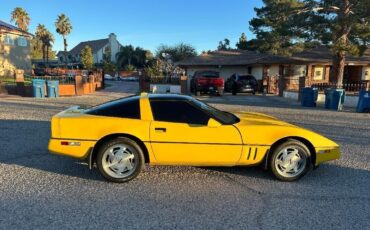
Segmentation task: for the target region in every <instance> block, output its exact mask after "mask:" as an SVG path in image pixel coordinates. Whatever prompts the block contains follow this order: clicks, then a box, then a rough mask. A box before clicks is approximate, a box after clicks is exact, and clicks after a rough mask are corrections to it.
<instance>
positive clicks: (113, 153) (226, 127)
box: [49, 93, 340, 182]
mask: <svg viewBox="0 0 370 230" xmlns="http://www.w3.org/2000/svg"><path fill="white" fill-rule="evenodd" d="M49 151H50V152H51V153H53V154H61V155H67V156H70V157H74V158H79V159H81V160H82V159H84V160H86V161H87V162H88V164H89V167H90V169H91V168H93V166H94V165H95V164H96V165H97V168H98V169H99V171H100V173H101V174H102V176H103V177H105V178H106V179H107V180H109V181H112V182H127V181H129V180H132V179H133V178H135V177H136V176H138V174H139V173H140V171H141V170H142V168H143V167H144V165H145V163H149V164H152V165H189V166H247V165H262V166H263V167H264V168H265V169H269V170H270V171H271V172H272V174H273V175H274V176H275V177H276V178H277V179H279V180H282V181H295V180H297V179H299V178H300V177H302V176H303V175H305V174H306V173H307V172H308V171H309V170H310V169H311V168H313V167H315V166H318V165H319V164H321V163H323V162H326V161H329V160H334V159H338V158H339V157H340V152H339V146H338V145H337V144H336V143H334V142H333V141H331V140H329V139H327V138H325V137H323V136H321V135H319V134H316V133H314V132H312V131H309V130H306V129H303V128H300V127H297V126H295V125H292V124H289V123H286V122H284V121H281V120H278V119H276V118H274V117H271V116H267V115H264V114H260V113H251V112H248V113H247V112H240V113H235V114H232V113H229V112H225V111H220V110H218V109H216V108H213V107H211V106H209V105H207V104H205V103H203V102H201V101H198V100H196V99H194V98H192V97H190V96H184V95H174V94H162V95H161V94H145V93H144V94H141V95H135V96H131V97H126V98H121V99H118V100H114V101H110V102H107V103H104V104H102V105H98V106H95V107H92V108H89V109H81V108H79V107H72V108H70V109H67V110H65V111H63V112H60V113H58V114H57V115H55V116H54V117H53V118H52V120H51V138H50V141H49Z"/></svg>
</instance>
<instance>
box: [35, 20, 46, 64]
mask: <svg viewBox="0 0 370 230" xmlns="http://www.w3.org/2000/svg"><path fill="white" fill-rule="evenodd" d="M45 31H46V27H45V26H44V25H43V24H38V25H37V28H36V32H35V37H36V39H37V41H36V42H37V45H38V44H39V42H41V43H42V59H43V60H44V63H45V56H46V55H45V46H44V43H43V41H42V39H43V37H44V34H45Z"/></svg>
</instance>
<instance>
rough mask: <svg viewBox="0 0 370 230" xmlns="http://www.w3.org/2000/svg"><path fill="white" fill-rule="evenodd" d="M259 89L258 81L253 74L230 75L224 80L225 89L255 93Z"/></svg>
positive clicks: (233, 91)
mask: <svg viewBox="0 0 370 230" xmlns="http://www.w3.org/2000/svg"><path fill="white" fill-rule="evenodd" d="M258 90H259V85H258V81H257V80H256V78H255V77H254V76H253V75H249V74H248V75H239V74H233V75H231V76H230V77H229V78H228V79H227V80H226V82H225V91H227V92H232V94H233V95H236V94H237V93H252V94H255V93H256V92H257V91H258Z"/></svg>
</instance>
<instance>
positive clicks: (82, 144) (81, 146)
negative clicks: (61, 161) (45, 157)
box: [48, 138, 96, 159]
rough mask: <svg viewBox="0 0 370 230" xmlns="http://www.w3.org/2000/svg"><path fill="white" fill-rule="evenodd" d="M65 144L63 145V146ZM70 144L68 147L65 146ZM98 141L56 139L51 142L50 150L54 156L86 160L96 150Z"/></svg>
mask: <svg viewBox="0 0 370 230" xmlns="http://www.w3.org/2000/svg"><path fill="white" fill-rule="evenodd" d="M62 143H63V144H62ZM66 143H68V145H65V144H66ZM95 144H96V141H94V140H75V139H74V140H71V139H55V138H51V139H50V140H49V145H48V150H49V152H50V153H52V154H56V155H65V156H69V157H74V158H78V159H86V158H87V157H88V156H89V154H90V152H91V150H92V149H93V148H94V146H95Z"/></svg>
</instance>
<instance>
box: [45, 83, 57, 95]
mask: <svg viewBox="0 0 370 230" xmlns="http://www.w3.org/2000/svg"><path fill="white" fill-rule="evenodd" d="M47 86H48V97H59V81H47Z"/></svg>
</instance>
